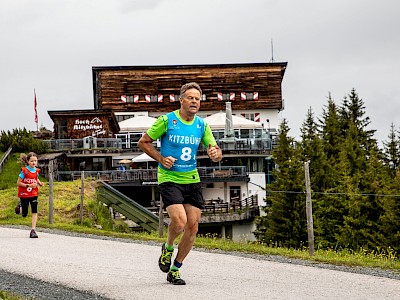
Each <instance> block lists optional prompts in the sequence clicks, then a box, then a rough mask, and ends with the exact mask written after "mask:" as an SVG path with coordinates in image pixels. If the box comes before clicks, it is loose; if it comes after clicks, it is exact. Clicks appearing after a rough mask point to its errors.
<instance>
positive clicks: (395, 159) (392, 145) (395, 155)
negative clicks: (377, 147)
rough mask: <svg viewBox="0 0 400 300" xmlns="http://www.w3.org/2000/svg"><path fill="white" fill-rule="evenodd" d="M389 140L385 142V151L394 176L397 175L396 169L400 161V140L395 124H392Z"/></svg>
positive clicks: (386, 159)
mask: <svg viewBox="0 0 400 300" xmlns="http://www.w3.org/2000/svg"><path fill="white" fill-rule="evenodd" d="M388 138H389V140H388V141H387V142H385V141H384V142H383V146H384V153H385V161H386V162H387V164H388V165H389V167H390V168H391V169H392V170H393V172H392V174H393V176H395V175H396V169H397V168H398V166H399V163H400V149H399V145H400V142H399V140H398V138H397V135H396V130H395V127H394V124H393V123H392V124H391V125H390V132H389V136H388Z"/></svg>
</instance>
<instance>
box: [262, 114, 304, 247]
mask: <svg viewBox="0 0 400 300" xmlns="http://www.w3.org/2000/svg"><path fill="white" fill-rule="evenodd" d="M288 132H289V127H288V125H287V121H286V120H283V122H282V123H281V125H280V129H279V136H278V141H279V142H278V146H277V148H276V149H275V150H274V151H273V153H272V156H273V159H274V161H275V162H276V164H277V168H276V169H275V170H274V171H273V176H274V178H275V181H274V182H273V183H272V184H270V185H269V186H268V188H269V189H270V195H269V197H268V198H267V206H266V207H264V211H265V212H266V216H263V217H260V218H258V220H257V229H258V230H257V233H256V236H257V237H258V239H259V240H262V241H264V242H268V243H271V242H272V243H277V244H279V245H281V246H286V247H296V248H298V247H301V246H302V245H303V244H304V243H305V242H306V241H307V233H306V226H305V225H304V224H305V221H306V216H305V201H304V195H303V191H304V173H303V168H302V164H301V162H300V161H299V156H298V155H297V152H296V150H295V146H294V139H293V138H291V137H289V136H288ZM288 191H289V192H288Z"/></svg>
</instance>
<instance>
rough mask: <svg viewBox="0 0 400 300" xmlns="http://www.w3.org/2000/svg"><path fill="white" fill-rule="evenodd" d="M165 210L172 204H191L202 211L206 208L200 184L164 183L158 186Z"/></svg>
mask: <svg viewBox="0 0 400 300" xmlns="http://www.w3.org/2000/svg"><path fill="white" fill-rule="evenodd" d="M158 189H159V190H160V194H161V196H162V201H163V203H164V208H167V207H168V206H169V205H171V204H191V205H193V206H195V207H198V208H200V209H203V208H204V199H203V194H202V192H201V185H200V183H190V184H178V183H173V182H163V183H161V184H159V185H158Z"/></svg>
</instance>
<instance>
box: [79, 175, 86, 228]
mask: <svg viewBox="0 0 400 300" xmlns="http://www.w3.org/2000/svg"><path fill="white" fill-rule="evenodd" d="M84 196H85V171H81V204H80V206H79V213H80V214H79V220H80V222H81V225H83V198H84Z"/></svg>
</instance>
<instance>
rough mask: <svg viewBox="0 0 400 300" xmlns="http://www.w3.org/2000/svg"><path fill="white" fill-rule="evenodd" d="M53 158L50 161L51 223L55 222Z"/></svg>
mask: <svg viewBox="0 0 400 300" xmlns="http://www.w3.org/2000/svg"><path fill="white" fill-rule="evenodd" d="M53 168H54V167H53V160H50V161H49V224H53V214H54V183H53V176H54V175H53Z"/></svg>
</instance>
